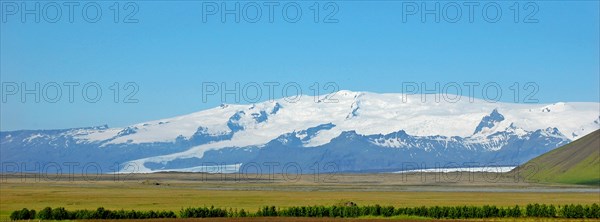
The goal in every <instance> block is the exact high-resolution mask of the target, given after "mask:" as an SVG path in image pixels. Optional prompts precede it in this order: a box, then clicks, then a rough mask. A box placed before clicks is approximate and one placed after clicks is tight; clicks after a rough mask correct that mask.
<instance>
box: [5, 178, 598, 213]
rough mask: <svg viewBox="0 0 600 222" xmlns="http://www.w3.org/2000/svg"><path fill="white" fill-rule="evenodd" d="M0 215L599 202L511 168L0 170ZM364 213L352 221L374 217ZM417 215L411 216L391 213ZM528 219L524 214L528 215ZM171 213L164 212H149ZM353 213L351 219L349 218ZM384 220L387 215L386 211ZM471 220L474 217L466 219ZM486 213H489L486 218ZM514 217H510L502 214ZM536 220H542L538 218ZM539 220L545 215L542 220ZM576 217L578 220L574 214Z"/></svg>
mask: <svg viewBox="0 0 600 222" xmlns="http://www.w3.org/2000/svg"><path fill="white" fill-rule="evenodd" d="M1 176H2V178H0V221H7V220H8V215H9V214H10V213H11V212H12V211H14V210H17V209H21V208H29V209H35V210H41V209H43V208H44V207H48V206H49V207H65V208H66V209H69V210H72V209H96V208H98V207H104V208H106V209H111V210H120V209H125V210H131V209H133V210H172V211H174V212H176V213H177V212H179V210H181V209H182V208H186V207H201V206H208V207H210V206H215V207H220V208H227V209H229V208H232V209H245V210H249V211H252V212H254V211H256V210H258V208H259V207H262V206H267V205H269V206H271V205H273V206H277V207H289V206H307V205H334V204H339V203H344V202H348V201H352V202H354V203H357V204H358V205H374V204H379V205H384V206H385V205H392V206H395V207H412V206H435V205H438V206H457V205H461V206H462V205H475V206H482V205H496V206H514V205H516V204H518V205H520V206H524V205H527V204H529V203H539V204H554V205H563V204H571V203H572V204H592V203H598V204H600V187H598V186H583V185H556V184H540V183H536V182H535V181H528V180H527V179H525V178H523V177H520V176H515V175H511V174H509V173H504V174H499V173H468V172H463V173H460V172H455V173H423V174H421V173H410V174H391V173H386V174H320V175H314V174H306V175H280V174H260V175H258V174H202V173H154V174H130V175H123V174H121V175H107V174H105V175H88V176H82V175H61V176H57V175H36V174H24V175H21V174H3V175H1ZM377 219H378V218H362V219H360V220H356V221H373V220H377ZM396 219H402V220H419V221H422V220H421V219H418V218H417V219H414V218H396ZM177 220H178V221H338V220H334V219H330V218H321V219H318V218H317V219H311V218H271V219H269V218H263V219H259V220H257V219H253V218H250V219H245V218H244V219H240V220H237V219H219V220H215V219H214V218H213V219H212V220H201V219H199V220H183V219H177ZM526 220H527V219H526ZM154 221H169V220H154ZM350 221H352V219H351V220H350ZM386 221H390V220H389V219H387V220H386ZM469 221H477V220H469ZM486 221H487V220H486ZM502 221H512V219H508V220H502ZM535 221H540V220H539V219H536V220H535ZM542 221H543V220H542ZM577 221H581V220H577Z"/></svg>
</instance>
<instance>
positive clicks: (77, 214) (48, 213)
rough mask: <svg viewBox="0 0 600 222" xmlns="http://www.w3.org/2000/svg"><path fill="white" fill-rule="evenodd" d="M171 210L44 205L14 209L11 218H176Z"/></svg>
mask: <svg viewBox="0 0 600 222" xmlns="http://www.w3.org/2000/svg"><path fill="white" fill-rule="evenodd" d="M176 217H177V215H176V214H175V213H174V212H173V211H152V210H151V211H136V210H127V211H126V210H106V209H104V208H102V207H100V208H98V209H96V210H73V211H69V210H66V209H65V208H63V207H58V208H54V209H53V208H50V207H46V208H44V209H42V210H41V211H40V212H38V213H37V214H36V212H35V210H28V209H27V208H23V209H22V210H18V211H14V212H13V213H12V214H11V215H10V219H11V220H29V219H41V220H74V219H149V218H176Z"/></svg>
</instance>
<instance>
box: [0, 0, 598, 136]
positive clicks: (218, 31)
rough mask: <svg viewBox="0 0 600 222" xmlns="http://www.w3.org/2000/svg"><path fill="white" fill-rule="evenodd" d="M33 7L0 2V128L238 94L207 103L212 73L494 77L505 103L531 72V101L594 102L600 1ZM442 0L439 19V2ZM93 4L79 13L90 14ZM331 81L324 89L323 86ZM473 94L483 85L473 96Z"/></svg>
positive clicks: (344, 79) (386, 86)
mask: <svg viewBox="0 0 600 222" xmlns="http://www.w3.org/2000/svg"><path fill="white" fill-rule="evenodd" d="M2 3H3V4H5V3H6V2H2ZM9 3H15V2H9ZM35 3H36V2H31V1H30V2H16V4H17V5H18V6H19V7H20V8H22V6H23V4H28V5H26V6H25V7H29V9H31V8H33V7H35V5H34V4H35ZM39 3H40V8H46V9H47V11H42V9H40V11H42V12H41V13H42V15H41V18H40V22H39V23H37V22H35V21H34V19H35V18H34V17H33V16H32V15H25V18H26V21H25V22H22V21H21V14H20V12H16V14H14V13H12V12H10V10H14V8H10V7H11V6H13V5H11V6H9V5H7V4H5V5H3V8H2V19H3V20H2V23H0V25H1V30H0V37H1V39H0V74H1V76H0V77H1V81H2V83H3V88H2V93H3V96H4V97H6V101H2V103H1V108H0V109H1V110H0V111H1V113H0V117H1V120H2V121H0V129H1V130H2V131H6V130H16V129H52V128H71V127H84V126H96V125H103V124H108V125H109V126H125V125H128V124H133V123H138V122H142V121H148V120H154V119H159V118H167V117H172V116H176V115H181V114H186V113H191V112H195V111H198V110H202V109H207V108H211V107H214V106H217V105H219V104H221V103H222V102H226V103H234V101H233V98H232V97H228V98H229V100H227V101H222V99H221V97H220V96H219V95H220V94H217V95H216V96H208V97H207V98H208V100H207V101H203V100H202V95H203V92H202V84H203V83H207V82H214V83H218V84H221V83H225V84H226V86H228V87H231V88H233V87H234V84H235V83H236V82H239V83H240V84H241V86H243V85H245V84H248V83H252V82H256V83H259V84H261V85H262V84H263V83H266V82H278V83H279V84H281V85H280V86H279V88H276V90H279V91H276V93H275V96H276V97H281V96H282V95H283V94H282V93H281V87H282V86H283V85H284V84H286V83H295V84H298V85H299V86H301V89H302V90H303V93H304V94H311V93H313V91H311V88H310V87H311V85H313V84H314V83H315V82H317V83H319V84H320V86H321V88H322V87H323V85H324V84H325V83H328V82H334V83H335V84H336V85H337V86H338V87H339V89H348V90H355V91H372V92H382V93H383V92H398V93H399V92H402V83H406V82H417V83H421V82H424V83H426V85H428V86H429V87H431V88H433V86H434V84H435V83H436V82H439V83H440V84H442V85H444V84H447V83H450V82H457V83H459V84H462V83H465V82H479V83H480V84H481V85H484V84H486V83H489V82H496V83H498V84H499V85H500V86H501V88H502V90H503V96H502V97H501V99H500V100H501V101H505V102H511V101H512V100H513V97H512V94H510V91H509V87H510V86H511V85H512V84H513V83H514V82H518V83H520V86H521V87H523V85H524V84H525V83H527V82H534V83H535V84H536V85H537V86H538V87H539V91H538V92H537V93H536V94H535V98H536V99H538V100H539V102H540V103H552V102H558V101H588V102H598V101H599V99H600V98H599V94H600V91H599V90H600V89H599V88H600V86H599V84H600V79H599V78H600V77H599V76H600V70H599V67H600V65H599V60H600V55H599V51H600V46H599V39H600V35H599V27H600V24H599V20H600V17H599V3H598V2H597V1H574V2H567V1H564V2H562V1H551V2H536V4H535V5H532V6H526V2H518V4H519V7H518V8H519V17H518V21H519V22H517V23H515V22H514V19H515V17H514V16H515V14H514V12H515V10H511V6H513V4H514V3H515V2H514V1H498V4H499V6H500V9H501V10H502V15H501V16H500V17H498V19H499V21H497V22H495V23H492V22H488V21H486V20H485V19H491V18H493V17H495V15H494V11H493V9H495V8H491V9H490V8H488V11H487V12H488V14H487V15H488V17H485V18H484V16H483V13H484V12H483V9H482V8H483V6H484V5H486V4H487V3H490V2H479V4H480V5H479V6H478V7H475V9H474V13H475V14H474V15H473V19H474V21H473V22H470V21H469V16H468V14H467V13H468V8H467V7H466V6H465V5H464V2H451V1H439V2H435V1H432V2H426V3H424V4H426V5H425V7H429V9H431V8H433V7H435V4H436V3H439V4H440V14H439V16H440V22H435V18H434V15H426V19H427V20H426V21H425V22H422V21H421V14H420V10H421V8H422V6H423V5H422V4H421V2H418V3H416V4H417V6H418V7H419V11H417V12H416V14H415V15H409V14H410V13H407V12H406V10H408V8H406V9H404V10H403V6H405V7H408V6H407V5H408V4H413V2H409V1H375V2H367V1H341V2H334V4H332V5H330V6H329V7H328V8H325V7H324V6H325V5H326V3H327V2H324V1H319V2H317V3H318V4H319V22H315V21H314V10H311V8H310V7H311V6H312V5H313V4H315V1H300V2H289V1H288V2H280V4H279V6H276V7H275V8H274V14H273V18H274V21H273V22H272V23H271V22H269V18H268V13H267V10H268V8H267V7H266V6H264V3H265V2H257V4H258V6H260V7H261V12H262V14H261V17H260V19H259V21H258V22H256V23H250V22H248V21H246V20H244V18H247V19H251V18H252V17H253V16H254V15H256V14H253V12H254V11H253V10H255V8H253V7H254V6H256V5H248V4H253V3H252V2H248V1H240V2H237V3H239V4H240V11H241V10H243V8H246V9H248V14H247V16H246V17H243V16H244V15H243V14H241V13H242V12H240V16H241V17H240V22H239V23H236V22H235V21H234V19H235V18H234V15H226V19H227V20H226V21H225V23H223V22H221V15H220V14H219V13H217V14H215V15H210V13H206V10H208V9H209V8H206V7H208V5H209V4H211V5H213V6H214V5H215V4H216V6H217V10H222V9H223V8H222V6H223V4H225V6H226V7H230V8H229V9H231V8H233V7H234V6H235V3H236V2H235V1H227V2H201V1H178V2H177V3H174V2H167V1H147V2H134V3H135V5H133V6H130V7H128V8H127V7H124V6H125V5H124V4H125V3H124V2H120V5H119V7H118V8H119V12H120V13H119V19H118V23H115V22H114V21H113V20H114V10H111V8H110V7H111V5H112V4H113V3H114V1H101V2H97V3H98V5H99V6H100V8H101V10H102V16H101V17H99V21H97V22H96V23H90V22H87V21H85V20H84V16H83V13H82V8H83V5H84V3H82V4H80V5H79V6H77V7H75V11H74V12H75V13H74V14H73V19H74V22H73V23H71V22H69V18H68V13H67V12H66V9H67V8H66V7H65V6H63V5H59V6H60V7H62V9H61V10H62V11H63V12H62V14H61V17H60V19H59V20H58V21H57V22H56V23H50V22H48V21H46V20H45V19H49V20H52V18H54V17H56V16H55V15H56V14H55V13H53V12H54V11H52V10H54V8H53V7H54V5H47V4H48V2H44V1H41V2H39ZM59 3H62V2H59ZM287 3H293V4H295V3H298V5H299V6H300V8H301V9H302V16H301V17H300V18H299V21H297V22H296V23H291V22H288V21H286V20H285V19H286V18H288V19H291V18H293V17H294V11H293V9H295V8H293V7H290V8H291V9H290V8H288V11H287V12H288V14H287V15H288V17H286V18H284V16H283V12H282V8H283V6H284V5H285V4H287ZM449 3H450V4H453V5H448V4H449ZM454 3H456V4H457V5H458V6H460V9H461V12H462V15H461V17H460V19H458V21H457V22H456V23H451V22H448V21H446V19H449V20H451V19H452V18H454V17H455V15H456V14H453V13H455V11H453V10H454V9H455V8H453V6H455V5H454ZM203 4H204V6H205V8H203ZM403 4H404V5H403ZM7 7H9V8H7ZM134 8H137V12H136V13H135V15H134V16H133V17H131V18H132V19H137V23H124V22H123V19H124V17H125V15H128V14H129V13H131V12H133V9H134ZM444 8H446V9H447V12H448V14H447V15H444V14H443V12H441V11H443V9H444ZM91 9H94V8H91ZM113 9H114V8H113ZM313 9H314V8H313ZM333 9H337V12H336V13H335V14H334V15H333V16H332V17H331V19H336V20H337V23H324V22H323V20H324V19H325V18H324V17H325V16H326V15H329V14H330V13H331V12H332V11H333ZM513 9H514V8H513ZM536 9H537V10H536ZM6 10H9V11H8V12H7V11H6ZM89 10H90V8H88V14H90V15H88V17H86V18H88V19H89V18H93V17H94V13H93V11H92V13H90V11H89ZM290 10H292V11H290ZM490 10H492V11H490ZM534 10H535V11H534ZM534 12H535V13H534ZM44 13H45V14H46V15H44ZM531 13H534V14H532V16H531V17H529V18H530V19H536V20H537V22H536V23H524V22H523V20H524V19H525V17H526V16H528V15H530V14H531ZM13 14H14V15H13ZM44 16H46V17H44ZM203 16H206V22H204V21H203ZM404 16H406V21H403V17H404ZM68 82H77V83H79V84H80V85H79V86H77V87H75V91H74V92H75V94H74V101H73V102H72V103H71V102H69V99H68V98H67V96H68V95H67V89H68V88H67V87H65V86H64V85H63V84H64V83H68ZM91 82H94V83H97V84H98V86H100V88H101V89H102V97H101V98H100V99H99V101H98V102H96V103H91V102H87V101H85V100H84V98H83V96H82V95H81V93H82V87H83V85H85V84H86V83H91ZM115 82H116V83H119V86H120V90H119V91H120V94H119V102H118V103H116V102H114V101H113V100H114V97H113V96H114V91H112V90H111V85H113V84H114V83H115ZM128 82H133V83H135V86H137V88H138V91H137V93H135V95H134V96H133V99H137V101H138V102H136V103H123V99H124V97H125V95H126V94H128V93H130V92H132V90H133V87H131V88H127V89H123V86H124V85H125V84H126V83H128ZM13 83H16V84H18V87H19V90H21V86H22V85H21V84H22V83H24V84H25V85H26V86H27V87H29V88H30V89H31V88H33V87H34V86H35V83H40V85H41V87H43V86H44V85H48V84H49V83H57V84H58V85H62V88H61V90H62V95H61V97H59V98H60V99H59V100H58V101H57V102H55V103H52V102H48V101H45V100H44V99H43V98H42V99H40V102H35V101H34V98H33V96H32V95H28V97H26V99H27V101H25V102H22V101H21V98H20V97H21V94H20V92H19V93H17V94H16V95H11V94H10V93H7V89H6V87H8V86H7V85H13ZM48 89H52V88H48ZM266 90H267V88H266V87H263V88H262V93H263V96H262V98H263V99H262V100H266V99H267V97H266V96H267V95H266V93H267V91H266ZM326 91H327V90H324V89H321V93H324V92H326ZM40 92H41V93H44V91H43V90H42V89H40ZM53 92H55V91H52V90H50V91H49V92H48V93H49V95H48V97H53ZM525 92H526V91H522V92H521V93H522V94H523V93H525ZM465 93H466V92H463V94H465ZM92 94H93V91H92ZM522 96H523V95H521V97H522ZM475 97H479V98H481V97H482V95H481V93H475ZM521 100H522V99H521Z"/></svg>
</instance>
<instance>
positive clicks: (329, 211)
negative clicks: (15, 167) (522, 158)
mask: <svg viewBox="0 0 600 222" xmlns="http://www.w3.org/2000/svg"><path fill="white" fill-rule="evenodd" d="M400 215H408V216H421V217H430V218H448V219H468V218H500V217H510V218H517V217H547V218H553V217H561V218H600V207H599V206H598V204H592V205H585V206H584V205H573V204H571V205H563V206H558V207H555V206H554V205H545V204H541V205H540V204H529V205H527V206H526V207H525V208H521V207H519V206H518V205H517V206H514V207H496V206H488V205H486V206H480V207H476V206H454V207H449V206H441V207H440V206H433V207H425V206H423V207H400V208H395V207H392V206H380V205H373V206H303V207H287V208H277V207H275V206H265V207H262V208H260V209H258V211H257V212H255V213H251V212H247V211H245V210H243V209H242V210H239V211H238V210H237V209H236V210H232V209H229V210H227V209H222V208H215V207H212V206H211V207H189V208H185V209H182V210H181V211H180V212H179V215H176V214H175V213H174V212H173V211H135V210H129V211H126V210H106V209H104V208H102V207H101V208H98V209H96V210H74V211H69V210H66V209H65V208H62V207H59V208H54V209H52V208H50V207H46V208H44V209H43V210H41V211H39V212H37V213H36V211H35V210H29V209H27V208H24V209H22V210H17V211H14V212H13V213H12V214H11V215H10V219H11V220H29V219H42V220H66V219H149V218H176V217H181V218H210V217H342V218H355V217H361V216H382V217H391V216H400Z"/></svg>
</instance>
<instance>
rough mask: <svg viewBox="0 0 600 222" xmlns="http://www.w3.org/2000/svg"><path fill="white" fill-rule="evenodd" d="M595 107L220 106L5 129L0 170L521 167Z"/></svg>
mask: <svg viewBox="0 0 600 222" xmlns="http://www.w3.org/2000/svg"><path fill="white" fill-rule="evenodd" d="M430 96H431V95H430ZM598 110H600V103H577V102H575V103H563V102H560V103H554V104H513V103H500V102H497V103H492V102H487V101H484V100H479V99H472V98H464V99H461V100H459V101H455V102H444V101H441V102H436V101H435V100H434V99H433V98H432V97H431V98H429V99H425V100H424V99H423V98H422V97H421V95H405V94H377V93H369V92H351V91H339V92H336V93H332V94H328V95H321V96H319V97H314V96H307V95H302V96H300V97H298V98H297V99H290V98H282V99H278V100H273V101H265V102H261V103H256V104H249V105H230V104H222V105H220V106H218V107H215V108H212V109H207V110H202V111H199V112H195V113H191V114H187V115H182V116H177V117H172V118H167V119H161V120H155V121H148V122H143V123H139V124H134V125H130V126H126V127H117V128H109V127H108V126H102V127H88V128H76V129H64V130H21V131H10V132H0V149H1V150H0V151H1V153H2V155H0V161H1V162H2V163H3V165H2V169H1V170H0V171H7V168H5V167H4V166H5V165H7V164H8V165H11V166H13V167H14V166H22V164H21V163H26V167H21V168H25V169H30V168H31V169H34V170H36V169H37V170H44V165H46V164H48V163H53V162H57V163H59V164H60V163H61V162H62V163H66V162H78V163H80V164H79V165H78V166H76V168H77V169H76V170H81V169H79V168H85V166H86V164H88V163H92V164H99V165H100V167H101V168H102V170H103V172H112V171H113V170H115V169H116V170H118V171H123V169H124V168H127V167H126V166H129V165H133V166H135V167H134V169H133V171H136V172H155V171H165V170H170V171H209V170H210V171H212V170H214V169H216V168H215V167H217V165H223V166H227V167H229V166H231V167H234V168H235V167H236V166H241V167H242V168H243V167H244V166H251V164H259V165H261V166H264V165H263V164H264V163H271V162H280V165H281V166H280V167H283V166H285V165H286V164H288V163H289V164H293V165H294V166H296V167H301V168H303V169H305V170H306V171H310V169H311V166H310V164H314V163H315V162H319V163H321V164H329V163H332V164H335V165H336V166H337V167H338V170H339V171H353V172H356V171H358V172H362V171H379V172H387V171H398V170H402V167H403V164H404V163H409V164H412V163H424V164H426V165H427V166H426V167H434V166H435V165H436V164H440V165H445V164H447V163H450V162H454V163H457V164H458V165H461V164H462V163H468V162H470V163H473V162H476V163H480V164H482V165H486V164H496V165H511V166H516V165H518V164H520V163H523V162H526V161H528V160H530V159H532V158H534V157H536V156H538V155H540V154H543V153H545V152H548V151H550V150H552V149H554V148H556V147H559V146H562V145H564V144H567V143H569V142H571V141H572V140H574V139H577V138H579V137H581V136H584V135H586V134H588V133H590V132H592V131H594V130H596V129H598V128H600V116H599V114H600V113H598ZM40 154H42V155H40ZM5 163H7V164H5ZM249 164H250V165H249ZM27 167H28V168H27ZM203 167H204V168H205V170H203V169H202V168H203ZM11 169H12V168H11ZM230 170H231V169H227V172H230ZM235 170H236V169H233V171H235ZM242 170H243V169H242ZM306 171H304V172H306Z"/></svg>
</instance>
